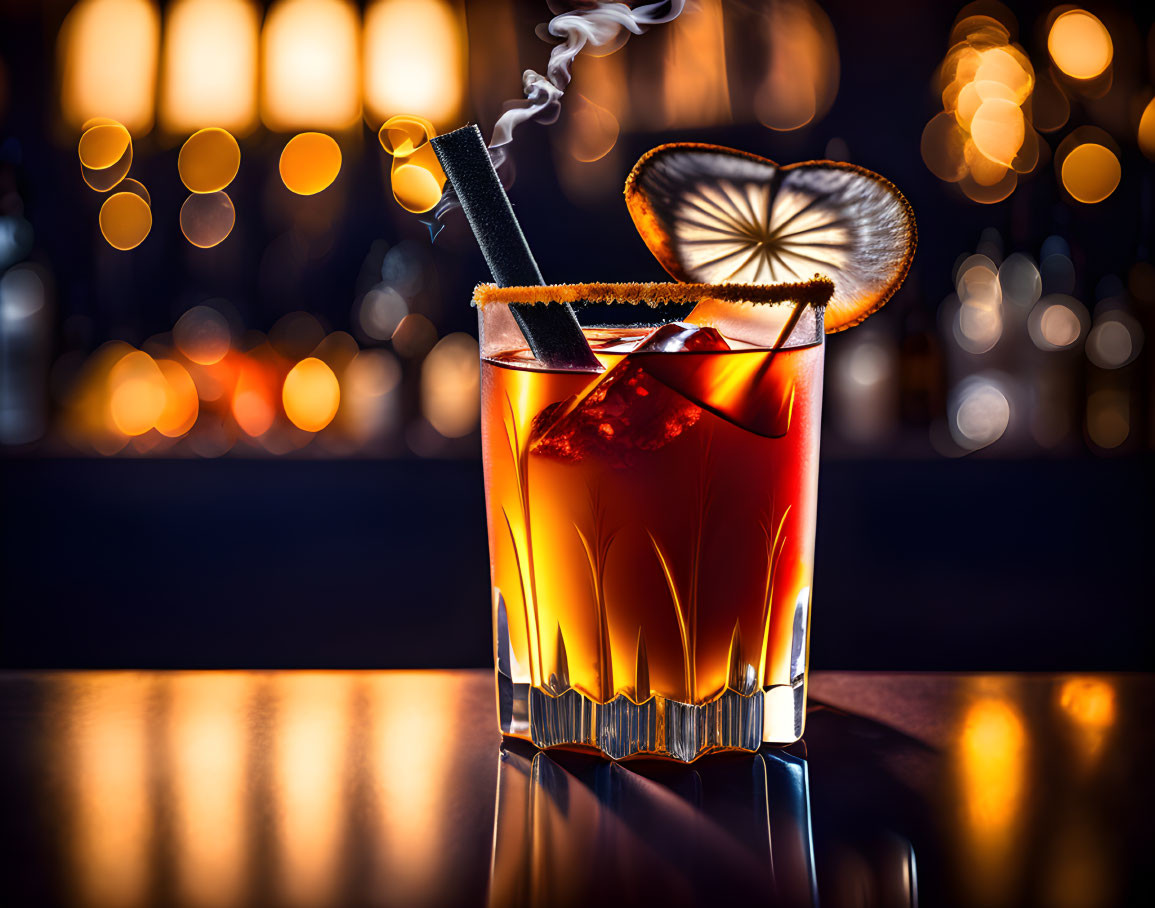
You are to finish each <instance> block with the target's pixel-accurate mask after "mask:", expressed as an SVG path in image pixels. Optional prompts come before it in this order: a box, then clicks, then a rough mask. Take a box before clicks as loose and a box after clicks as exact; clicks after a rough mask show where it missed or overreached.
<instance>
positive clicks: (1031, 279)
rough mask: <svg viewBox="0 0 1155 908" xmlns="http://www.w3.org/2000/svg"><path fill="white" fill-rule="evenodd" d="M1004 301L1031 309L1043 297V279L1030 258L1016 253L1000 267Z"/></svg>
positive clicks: (1000, 282)
mask: <svg viewBox="0 0 1155 908" xmlns="http://www.w3.org/2000/svg"><path fill="white" fill-rule="evenodd" d="M999 286H1000V287H1001V288H1002V294H1003V300H1004V301H1005V302H1008V303H1012V304H1014V305H1016V306H1019V307H1021V308H1023V309H1029V308H1030V307H1031V306H1033V305H1034V304H1035V303H1037V302H1038V301H1039V297H1040V296H1042V295H1043V278H1042V275H1041V274H1039V269H1038V266H1037V265H1035V263H1034V261H1033V260H1032V259H1031V257H1030V256H1028V255H1024V254H1023V253H1021V252H1016V253H1014V254H1013V255H1010V256H1008V257H1007V260H1006V261H1005V262H1003V263H1002V264H1001V265H1000V266H999Z"/></svg>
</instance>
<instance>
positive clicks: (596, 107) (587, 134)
mask: <svg viewBox="0 0 1155 908" xmlns="http://www.w3.org/2000/svg"><path fill="white" fill-rule="evenodd" d="M567 114H568V116H569V127H570V128H569V141H568V142H567V145H568V147H569V153H570V154H571V155H572V156H573V157H574V159H575V160H578V161H581V162H582V163H583V164H592V163H593V162H594V161H600V160H601V159H602V158H604V157H605V156H606V155H608V154H609V153H610V152H611V151H613V148H614V145H616V144H617V141H618V135H619V134H620V133H621V131H622V127H621V124H620V123H619V122H618V118H617V117H615V116H614V115H613V113H611V112H610V111H609V110H607V109H606V108H604V107H602V106H601V105H600V104H596V103H594V102H593V101H591V100H590V99H589V98H587V97H586V96H585V95H582V94H575V97H574V98H573V99H572V103H571V105H570V108H569V110H568V111H567Z"/></svg>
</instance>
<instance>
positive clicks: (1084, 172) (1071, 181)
mask: <svg viewBox="0 0 1155 908" xmlns="http://www.w3.org/2000/svg"><path fill="white" fill-rule="evenodd" d="M1056 157H1057V156H1056ZM1060 175H1061V178H1062V181H1063V188H1064V189H1066V190H1067V192H1069V193H1070V194H1071V197H1072V198H1074V199H1076V200H1077V201H1080V202H1086V203H1087V204H1089V205H1093V204H1095V203H1096V202H1101V201H1103V200H1104V199H1105V198H1107V197H1108V196H1110V195H1111V193H1113V192H1114V191H1115V189H1116V187H1118V185H1119V179H1120V177H1121V176H1122V168H1121V167H1120V164H1119V159H1118V158H1117V157H1115V155H1114V153H1113V152H1112V151H1111V149H1109V148H1107V147H1105V146H1103V145H1099V144H1098V143H1095V142H1086V143H1083V144H1081V145H1076V146H1075V147H1074V148H1072V149H1071V150H1070V151H1069V152H1067V154H1066V155H1065V157H1063V159H1062V165H1061V169H1060Z"/></svg>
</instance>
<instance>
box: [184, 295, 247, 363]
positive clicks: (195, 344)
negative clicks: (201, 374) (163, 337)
mask: <svg viewBox="0 0 1155 908" xmlns="http://www.w3.org/2000/svg"><path fill="white" fill-rule="evenodd" d="M172 337H173V341H174V342H175V343H176V346H177V349H178V350H180V352H181V353H182V354H184V356H186V357H187V358H188V359H189V360H191V361H192V362H194V363H197V364H198V365H201V366H211V365H213V364H214V363H218V362H220V361H221V360H222V359H224V358H225V354H226V353H228V352H229V347H230V346H231V343H232V337H231V333H230V331H229V323H228V321H227V320H226V319H225V317H224V316H223V315H221V313H220V312H218V311H217V310H216V309H214V308H212V307H211V306H193V307H192V308H191V309H189V310H188V311H187V312H186V313H185V314H184V315H182V316H181V317H180V318H179V319H177V323H176V324H175V325H174V326H173V329H172Z"/></svg>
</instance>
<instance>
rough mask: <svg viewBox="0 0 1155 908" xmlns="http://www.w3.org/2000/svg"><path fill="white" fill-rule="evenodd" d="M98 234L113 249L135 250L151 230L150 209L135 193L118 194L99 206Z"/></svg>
mask: <svg viewBox="0 0 1155 908" xmlns="http://www.w3.org/2000/svg"><path fill="white" fill-rule="evenodd" d="M99 221H100V232H101V233H102V234H103V235H104V238H105V239H106V240H107V241H108V245H109V246H111V247H112V248H113V249H120V250H121V251H126V250H129V249H135V248H136V247H137V246H139V245H140V244H141V243H143V242H144V240H145V237H147V236H148V233H149V231H150V230H152V209H151V208H149V207H148V203H147V202H145V200H144V199H142V198H141V197H140V196H139V195H137V194H136V193H135V192H118V193H116V194H114V195H111V196H109V197H108V198H107V199H105V200H104V204H103V205H101V206H100V218H99Z"/></svg>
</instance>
